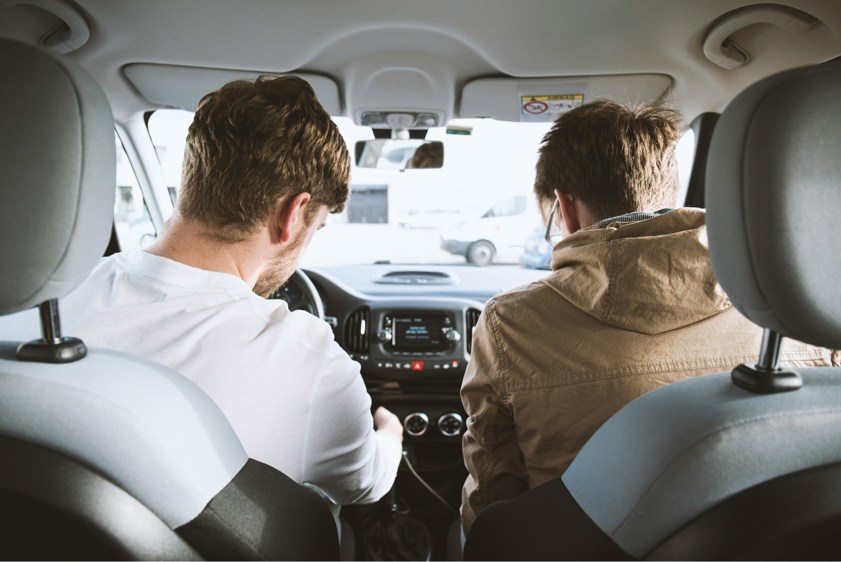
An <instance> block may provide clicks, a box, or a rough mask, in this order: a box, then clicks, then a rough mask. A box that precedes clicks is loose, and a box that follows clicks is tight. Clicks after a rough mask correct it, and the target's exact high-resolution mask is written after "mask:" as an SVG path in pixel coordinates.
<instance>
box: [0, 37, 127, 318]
mask: <svg viewBox="0 0 841 562" xmlns="http://www.w3.org/2000/svg"><path fill="white" fill-rule="evenodd" d="M0 76H2V77H3V87H2V88H0V123H2V126H0V193H2V203H0V263H2V273H0V314H9V313H12V312H17V311H19V310H23V309H25V308H29V307H32V306H36V305H37V304H39V303H40V302H43V301H45V300H47V299H50V298H58V297H61V296H64V295H65V294H67V293H68V292H70V290H71V289H73V288H74V287H75V286H76V285H77V284H78V283H79V282H80V281H81V280H82V279H84V277H85V276H86V275H87V274H88V273H89V272H90V270H91V269H92V268H93V266H94V265H95V264H96V261H97V260H98V259H99V258H100V257H101V256H102V253H103V250H104V248H105V246H106V244H107V242H108V237H109V233H110V229H111V223H112V221H113V218H114V193H115V190H116V183H115V182H116V149H115V142H114V121H113V117H112V115H111V108H110V106H109V105H108V100H107V99H106V97H105V94H104V93H103V92H102V89H101V88H100V87H99V85H98V84H97V83H96V82H95V81H94V80H93V78H91V76H90V75H89V74H88V73H87V72H85V71H84V70H83V69H82V68H81V67H80V66H78V65H77V64H75V63H73V62H72V61H70V60H69V59H65V58H63V57H61V56H59V55H55V54H53V53H51V52H49V51H47V50H44V49H41V48H38V47H34V46H31V45H27V44H23V43H17V42H14V41H9V40H5V39H0Z"/></svg>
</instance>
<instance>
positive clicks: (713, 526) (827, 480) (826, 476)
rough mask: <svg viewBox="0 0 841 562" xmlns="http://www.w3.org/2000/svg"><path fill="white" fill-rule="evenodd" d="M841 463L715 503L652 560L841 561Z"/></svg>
mask: <svg viewBox="0 0 841 562" xmlns="http://www.w3.org/2000/svg"><path fill="white" fill-rule="evenodd" d="M839 526H841V463H833V464H829V465H825V466H820V467H816V468H811V469H808V470H803V471H800V472H794V473H791V474H787V475H785V476H780V477H778V478H775V479H773V480H769V481H767V482H763V483H762V484H758V485H756V486H753V487H751V488H748V489H747V490H744V491H742V492H740V493H738V494H736V495H734V496H731V497H730V498H727V499H726V500H724V501H722V502H719V503H718V504H717V505H716V506H715V507H713V508H712V509H710V510H708V511H706V512H704V513H703V514H702V515H700V516H698V517H697V518H695V519H694V520H692V521H690V522H689V523H687V524H686V525H685V526H684V527H683V528H681V529H680V530H678V531H677V532H675V533H674V534H672V535H671V536H670V537H668V538H667V539H666V540H664V541H663V542H662V543H661V544H660V545H658V546H657V547H655V548H654V549H653V550H652V551H651V552H649V553H648V554H647V555H646V558H647V559H653V560H841V540H839V538H838V529H839Z"/></svg>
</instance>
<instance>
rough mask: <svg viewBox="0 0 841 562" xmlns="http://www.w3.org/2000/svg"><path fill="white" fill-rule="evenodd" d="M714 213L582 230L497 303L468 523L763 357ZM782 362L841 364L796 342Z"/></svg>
mask: <svg viewBox="0 0 841 562" xmlns="http://www.w3.org/2000/svg"><path fill="white" fill-rule="evenodd" d="M704 219H705V215H704V211H703V210H700V209H678V210H675V211H672V212H669V213H666V214H663V215H660V216H657V217H655V218H651V219H648V220H643V221H638V222H632V223H629V224H619V223H615V224H612V225H609V226H608V227H606V228H590V229H586V230H582V231H579V232H577V233H575V234H573V235H571V236H569V237H567V238H566V239H564V240H563V241H561V242H560V243H558V244H557V245H556V247H555V249H554V251H553V256H552V269H553V272H552V273H551V274H550V275H548V276H547V277H546V278H544V279H542V280H540V281H537V282H534V283H531V284H529V285H526V286H523V287H520V288H518V289H515V290H513V291H510V292H508V293H505V294H502V295H499V296H497V297H495V298H493V299H492V300H490V301H489V302H488V304H487V305H486V307H485V310H484V311H483V313H482V316H481V318H480V321H479V325H478V326H477V328H476V330H475V332H474V336H473V353H472V356H471V358H470V362H469V364H468V367H467V372H466V373H465V378H464V382H463V384H462V388H461V397H462V402H463V404H464V407H465V409H466V411H467V414H468V420H467V432H466V433H465V435H464V440H463V449H464V458H465V463H466V466H467V469H468V471H469V476H468V478H467V481H466V482H465V484H464V489H463V491H462V523H463V526H464V530H465V532H468V531H469V530H470V526H471V525H472V523H473V521H474V519H475V517H476V515H477V514H478V513H479V512H480V511H481V510H482V509H483V508H484V507H485V506H487V505H488V504H489V503H491V502H493V501H496V500H499V499H505V498H508V497H512V496H514V495H517V494H519V493H522V492H523V491H525V490H527V489H529V488H533V487H535V486H537V485H539V484H541V483H543V482H546V481H548V480H550V479H553V478H556V477H558V476H560V475H561V474H562V473H563V472H564V470H565V469H566V467H567V466H568V465H569V463H570V462H571V461H572V459H573V457H575V455H576V453H577V452H578V450H579V449H580V448H581V447H582V445H584V443H585V442H586V441H587V439H588V438H589V437H590V436H591V435H592V434H593V432H595V430H596V429H597V428H598V427H599V426H600V425H601V424H602V423H603V422H604V421H605V420H606V419H607V418H608V417H610V416H611V415H612V414H613V413H614V412H616V411H617V410H618V409H619V408H621V407H622V406H623V405H624V404H626V403H628V402H630V401H631V400H633V399H634V398H637V397H639V396H641V395H643V394H645V393H646V392H649V391H651V390H654V389H655V388H657V387H659V386H662V385H666V384H669V383H671V382H674V381H678V380H680V379H684V378H687V377H691V376H694V375H698V374H701V373H709V372H716V371H724V370H730V369H732V368H733V367H735V366H736V365H738V364H740V363H745V362H748V363H752V362H756V360H757V356H758V352H759V348H760V341H761V336H762V332H761V330H760V329H759V328H758V327H757V326H755V325H754V324H752V323H751V322H749V321H748V320H747V319H745V318H744V317H743V316H742V315H741V314H740V313H739V312H738V311H737V310H735V309H734V308H733V307H732V306H731V305H730V302H729V301H728V299H727V297H726V296H725V294H724V293H723V291H722V290H721V287H719V286H718V284H717V283H716V280H715V276H714V274H713V271H712V266H711V264H710V260H709V255H708V252H707V246H706V230H705V226H704ZM781 358H782V360H783V362H784V363H785V364H788V365H793V366H815V365H828V364H831V353H830V352H829V351H828V350H825V349H817V348H813V347H811V346H806V345H803V344H800V343H798V342H792V341H785V342H784V347H783V353H782V355H781ZM663 423H669V420H663Z"/></svg>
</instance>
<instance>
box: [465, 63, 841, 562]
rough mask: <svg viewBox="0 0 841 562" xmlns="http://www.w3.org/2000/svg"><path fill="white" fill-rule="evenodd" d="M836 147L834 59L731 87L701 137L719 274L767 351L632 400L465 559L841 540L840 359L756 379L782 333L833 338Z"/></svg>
mask: <svg viewBox="0 0 841 562" xmlns="http://www.w3.org/2000/svg"><path fill="white" fill-rule="evenodd" d="M839 156H841V61H833V62H830V63H826V64H823V65H820V66H815V67H810V68H803V69H797V70H793V71H788V72H784V73H781V74H778V75H776V76H772V77H769V78H767V79H765V80H762V81H760V82H758V83H757V84H754V85H753V86H752V87H750V88H748V89H747V90H746V91H745V92H743V93H742V94H740V95H739V96H737V97H736V98H735V99H734V100H733V102H732V103H731V104H730V105H729V106H728V107H727V109H726V110H725V111H724V112H723V114H722V115H721V118H720V119H719V121H718V123H717V126H716V130H715V132H714V134H713V140H712V144H711V152H710V155H709V161H708V168H707V182H708V183H707V187H706V197H707V201H706V203H707V217H708V218H707V225H708V235H709V243H710V253H711V256H712V261H713V266H714V267H715V271H716V275H717V276H718V279H719V282H720V283H721V285H722V287H723V288H724V290H725V291H726V292H727V294H728V296H729V297H730V298H731V300H732V302H733V304H734V305H735V306H736V307H737V308H738V309H739V310H740V311H741V312H742V313H743V314H745V315H746V316H747V317H748V318H749V319H751V320H752V321H754V322H755V323H757V324H759V325H760V326H762V327H763V328H766V340H765V342H766V344H767V345H764V346H763V350H762V352H763V354H762V356H761V357H760V350H759V349H757V356H758V357H760V361H759V362H758V363H757V364H756V365H747V366H741V367H740V368H739V369H737V370H736V371H734V373H733V374H731V373H717V374H712V375H706V376H701V377H696V378H693V379H689V380H685V381H682V382H679V383H675V384H673V385H670V386H666V387H663V388H660V389H658V390H655V391H654V392H651V393H649V394H647V395H645V396H643V397H641V398H639V399H637V400H635V401H633V402H631V403H630V404H628V405H627V406H625V407H624V408H623V409H622V410H620V411H619V412H617V413H616V414H615V415H614V416H613V417H611V418H610V419H609V420H608V421H607V422H606V423H605V424H604V425H603V426H602V427H601V428H600V429H599V430H598V431H597V432H596V433H595V434H594V435H593V436H592V438H591V439H590V440H589V441H588V442H587V444H586V445H585V446H584V447H583V448H582V450H581V451H580V453H579V454H578V456H577V457H576V459H575V460H574V461H573V463H572V464H571V465H570V467H569V469H568V470H567V471H566V473H565V474H564V475H563V477H562V478H561V479H559V480H556V481H553V482H550V483H548V484H545V485H543V486H540V487H537V488H535V489H533V490H530V491H529V492H528V493H526V494H524V495H523V496H520V497H518V498H516V499H514V500H511V501H510V502H499V503H498V504H494V505H492V506H490V507H489V508H488V509H487V510H485V511H483V512H482V514H481V515H480V516H479V518H478V519H477V521H476V522H475V524H474V526H473V528H472V530H471V533H470V536H469V537H468V539H467V544H466V545H465V558H466V559H477V558H483V557H484V558H497V557H506V556H509V557H515V558H520V559H522V558H525V559H531V558H537V557H543V558H556V559H563V558H578V559H586V558H604V557H608V558H623V557H627V558H638V559H642V558H653V559H734V558H746V559H811V558H823V559H827V558H835V557H837V556H838V552H839V551H841V540H839V539H838V538H837V534H836V532H835V529H836V527H837V523H838V522H839V521H840V520H841V496H839V494H837V493H836V490H837V489H838V488H837V484H838V483H839V482H841V432H839V431H838V427H839V424H841V369H838V368H834V367H826V368H808V369H800V370H799V372H797V373H790V372H786V373H785V375H786V376H787V377H788V376H789V375H791V376H792V377H796V379H797V381H798V383H797V384H794V385H789V384H786V385H782V386H777V385H775V384H767V385H766V384H765V383H766V381H775V380H776V377H777V376H778V375H780V373H781V370H780V369H779V368H777V365H776V357H775V356H774V354H775V352H777V351H778V346H777V345H776V343H779V336H780V335H782V336H788V337H793V338H796V339H798V340H801V341H805V342H808V343H813V344H816V345H821V346H826V347H830V348H833V349H839V348H841V290H839V284H838V279H839V278H841V261H839V260H837V259H836V256H838V255H839V253H841V237H838V236H837V234H836V233H835V232H834V230H835V224H836V222H837V217H838V216H839V215H841V158H840V157H839ZM768 342H771V343H768ZM774 342H776V343H774ZM745 371H747V372H749V373H750V374H751V376H753V377H755V378H754V381H755V383H756V384H746V383H745V381H744V380H743V378H742V377H743V373H744V372H745ZM786 380H788V381H790V380H791V378H787V379H786ZM734 381H735V382H737V383H738V386H737V384H734ZM799 381H802V387H801V388H799V390H797V388H798V386H799ZM778 390H782V391H786V392H776V391H778ZM766 392H767V393H766ZM536 521H541V523H540V525H541V529H542V530H543V532H542V533H540V534H535V533H533V532H531V531H529V530H528V527H529V524H530V523H531V522H536ZM547 521H548V523H547ZM509 529H510V531H509ZM569 529H572V530H573V532H567V531H568V530H569ZM516 533H519V535H518V534H516ZM605 553H607V554H605Z"/></svg>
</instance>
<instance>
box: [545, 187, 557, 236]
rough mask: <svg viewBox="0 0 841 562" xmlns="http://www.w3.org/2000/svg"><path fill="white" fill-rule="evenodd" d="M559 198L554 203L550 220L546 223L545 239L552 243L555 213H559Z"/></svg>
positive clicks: (550, 212)
mask: <svg viewBox="0 0 841 562" xmlns="http://www.w3.org/2000/svg"><path fill="white" fill-rule="evenodd" d="M558 203H559V201H558V198H557V197H556V198H555V202H554V203H552V210H551V211H549V218H548V219H547V221H546V234H544V235H543V238H544V239H545V240H546V241H547V242H549V243H550V244H551V243H552V227H553V226H554V225H555V213H557V212H558Z"/></svg>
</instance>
